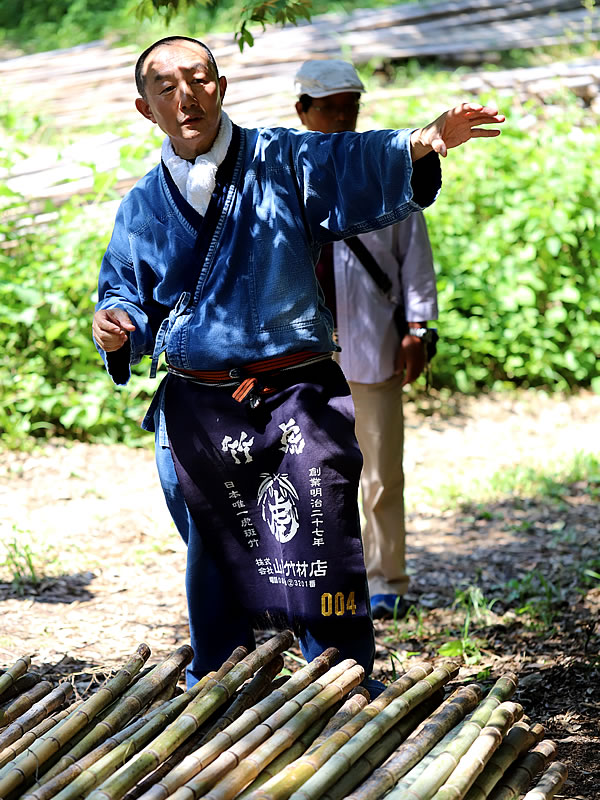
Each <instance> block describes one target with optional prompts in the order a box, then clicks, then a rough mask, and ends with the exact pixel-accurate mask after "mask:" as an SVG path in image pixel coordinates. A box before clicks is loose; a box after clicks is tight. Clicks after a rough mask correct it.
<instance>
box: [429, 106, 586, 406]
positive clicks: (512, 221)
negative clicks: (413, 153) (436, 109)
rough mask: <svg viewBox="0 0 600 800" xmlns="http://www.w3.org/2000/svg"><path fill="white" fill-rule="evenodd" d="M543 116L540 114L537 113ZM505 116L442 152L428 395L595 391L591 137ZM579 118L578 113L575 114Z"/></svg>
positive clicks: (560, 123) (433, 216)
mask: <svg viewBox="0 0 600 800" xmlns="http://www.w3.org/2000/svg"><path fill="white" fill-rule="evenodd" d="M542 110H543V109H542ZM575 112H576V109H573V108H571V107H570V106H569V107H567V108H565V109H563V110H562V111H561V112H560V113H556V111H555V114H556V115H555V117H554V118H551V119H547V120H542V119H539V120H537V121H534V120H533V119H532V118H531V117H529V118H528V123H527V124H532V125H533V127H532V128H531V129H526V130H521V129H520V126H521V125H522V124H524V123H525V122H526V121H527V120H526V119H525V118H524V117H523V115H522V114H521V115H519V114H518V113H512V114H511V113H508V115H507V116H508V119H507V122H506V123H505V124H504V126H503V131H502V134H501V136H500V137H499V138H497V139H494V140H489V139H488V140H480V141H477V142H471V143H469V144H468V145H467V146H466V147H464V148H462V149H460V150H456V151H454V152H452V151H451V152H450V154H449V156H448V158H447V160H445V161H443V163H442V171H443V189H442V191H441V194H440V196H439V198H438V200H437V201H436V203H435V204H434V205H433V206H432V207H431V208H430V209H428V210H427V212H426V217H427V222H428V227H429V233H430V238H431V243H432V248H433V253H434V259H435V263H436V271H437V277H438V292H439V306H440V320H439V329H440V334H441V337H442V338H441V340H440V342H439V345H438V356H436V359H435V362H434V367H433V377H434V385H436V386H438V387H441V386H446V387H449V388H451V389H458V390H459V391H461V392H473V391H476V390H478V389H482V388H484V387H485V388H490V389H491V388H493V389H498V388H502V387H504V386H512V387H515V386H516V387H542V386H543V387H545V388H547V389H548V390H550V391H553V390H561V391H569V390H572V389H574V388H576V387H582V386H585V387H590V386H594V387H595V388H597V389H600V380H599V379H598V378H597V377H596V376H597V374H598V371H597V358H598V350H599V345H598V342H599V341H600V271H599V269H598V265H599V264H600V197H599V195H598V190H597V187H598V186H599V185H600V136H599V134H598V130H597V128H593V129H585V128H579V127H573V126H572V120H573V119H574V118H577V114H576V113H575ZM579 116H580V114H579Z"/></svg>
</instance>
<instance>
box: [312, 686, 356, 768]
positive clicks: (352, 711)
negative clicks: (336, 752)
mask: <svg viewBox="0 0 600 800" xmlns="http://www.w3.org/2000/svg"><path fill="white" fill-rule="evenodd" d="M370 700H371V695H370V694H369V692H368V690H367V689H365V688H364V687H362V686H357V687H356V689H353V690H352V691H351V692H350V694H349V695H348V697H347V698H346V700H345V701H344V703H343V705H342V706H341V707H340V709H339V710H338V711H336V712H335V714H334V715H333V716H332V717H331V719H330V720H329V722H328V723H327V725H326V726H325V728H324V729H323V731H322V732H321V733H320V734H319V736H318V737H317V738H316V739H315V741H314V742H313V743H312V745H311V746H310V747H309V749H308V752H309V753H310V752H312V751H313V750H317V749H318V748H319V747H320V746H321V745H322V744H323V742H324V741H326V740H327V739H329V737H330V736H331V735H332V734H334V733H335V732H336V731H339V730H340V728H343V727H344V725H347V724H348V723H349V722H350V720H352V719H354V717H355V716H356V715H357V714H359V713H360V712H361V711H362V710H363V709H364V708H366V707H367V706H368V705H369V702H370Z"/></svg>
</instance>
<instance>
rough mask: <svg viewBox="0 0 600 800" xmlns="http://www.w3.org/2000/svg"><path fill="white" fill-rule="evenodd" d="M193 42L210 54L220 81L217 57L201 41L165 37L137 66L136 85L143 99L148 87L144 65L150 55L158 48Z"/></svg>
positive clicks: (148, 48)
mask: <svg viewBox="0 0 600 800" xmlns="http://www.w3.org/2000/svg"><path fill="white" fill-rule="evenodd" d="M180 41H184V42H193V43H194V44H197V45H199V46H200V47H201V48H202V49H203V50H205V51H206V52H207V54H208V62H209V64H211V66H212V68H213V69H214V71H215V77H216V78H217V80H219V68H218V67H217V62H216V61H215V57H214V56H213V54H212V53H211V51H210V49H209V48H208V47H207V46H206V45H205V44H204V42H201V41H200V40H199V39H192V38H191V37H190V36H165V38H164V39H159V40H158V41H157V42H154V44H151V45H150V47H147V48H146V49H145V50H144V52H143V53H142V55H141V56H140V57H139V58H138V60H137V61H136V64H135V85H136V88H137V90H138V93H139V94H140V96H141V97H144V98H145V97H146V86H145V82H144V64H145V63H146V59H147V58H148V56H149V55H150V53H151V52H152V51H153V50H156V48H157V47H162V46H163V45H167V46H169V45H171V44H174V43H175V42H180Z"/></svg>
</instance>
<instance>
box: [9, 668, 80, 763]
mask: <svg viewBox="0 0 600 800" xmlns="http://www.w3.org/2000/svg"><path fill="white" fill-rule="evenodd" d="M37 685H39V684H37ZM72 694H73V687H72V686H71V684H70V683H61V684H59V685H58V686H57V687H56V689H53V690H52V691H51V692H48V694H46V695H44V697H43V698H42V699H41V700H39V701H38V702H37V703H34V704H33V705H32V706H31V708H29V710H28V711H26V712H25V713H24V714H22V715H21V716H20V717H17V718H16V719H15V720H14V722H12V723H11V724H10V725H8V726H7V727H6V728H5V729H4V730H3V731H1V732H0V750H4V749H5V748H6V747H8V746H9V745H10V744H13V742H16V741H17V740H18V739H20V738H21V736H23V734H25V733H27V731H29V730H31V729H32V728H34V727H35V726H36V725H37V724H38V723H39V722H41V721H42V720H43V719H45V718H46V717H47V716H48V715H49V714H51V713H52V712H53V711H56V710H57V709H59V708H60V707H61V706H62V705H63V703H64V702H65V700H67V699H68V697H70V695H72Z"/></svg>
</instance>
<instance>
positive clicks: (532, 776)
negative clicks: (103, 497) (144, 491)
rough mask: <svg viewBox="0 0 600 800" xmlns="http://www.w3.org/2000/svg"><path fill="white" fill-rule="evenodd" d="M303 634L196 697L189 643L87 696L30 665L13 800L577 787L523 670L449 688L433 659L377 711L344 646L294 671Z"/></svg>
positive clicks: (484, 792)
mask: <svg viewBox="0 0 600 800" xmlns="http://www.w3.org/2000/svg"><path fill="white" fill-rule="evenodd" d="M293 638H294V637H293V634H292V633H291V632H290V631H283V632H282V633H279V634H277V635H276V636H274V637H273V638H272V639H270V640H269V641H268V642H266V643H265V644H262V645H260V646H259V647H257V648H256V650H254V651H252V652H251V653H248V652H247V650H246V649H245V648H242V647H240V648H237V649H236V650H235V651H234V652H233V653H232V654H231V656H230V658H229V659H228V660H227V661H226V662H225V663H224V664H223V665H222V666H221V667H220V669H219V670H218V671H217V672H215V673H210V674H208V675H206V676H205V677H204V678H203V679H202V680H200V681H199V682H198V683H196V684H195V685H194V686H193V687H191V688H190V689H188V690H187V691H183V690H182V689H180V688H179V687H178V685H177V684H178V683H179V682H180V680H182V675H183V671H184V670H185V667H186V665H187V664H189V662H190V661H191V658H192V651H191V648H190V647H189V646H187V645H185V646H183V647H180V648H179V649H178V650H176V651H175V652H174V653H173V654H172V655H171V656H169V658H167V659H166V660H165V661H163V662H161V663H159V664H157V665H155V666H153V667H152V668H148V667H145V664H146V661H147V660H148V658H149V656H150V649H149V648H148V646H147V645H145V644H141V645H140V646H139V647H138V649H137V651H136V652H135V653H134V654H133V655H132V656H131V657H130V658H129V659H128V661H127V663H126V664H125V665H124V666H123V667H122V668H121V669H120V670H119V671H118V672H117V673H116V674H115V675H114V676H113V677H111V678H110V679H108V680H106V681H105V682H104V684H102V685H101V686H100V687H99V688H98V689H96V690H95V691H93V692H91V693H90V694H89V696H88V697H87V698H85V699H83V698H81V699H77V700H75V701H73V694H74V691H73V687H72V685H71V684H70V683H69V682H68V681H65V682H62V683H60V684H59V685H58V686H57V687H56V688H53V687H52V684H51V683H50V682H49V681H45V680H41V679H40V678H39V677H37V676H36V675H35V674H33V673H32V672H30V671H29V668H30V666H31V660H30V659H29V658H28V657H24V658H20V659H19V660H18V661H17V662H16V663H15V664H14V665H13V666H12V667H10V668H9V669H8V670H7V671H6V672H5V673H4V674H2V675H0V799H1V800H20V799H21V798H22V799H23V800H51V798H56V800H79V799H80V798H89V800H121V798H124V799H125V800H137V799H138V798H141V800H167V798H173V800H193V799H195V798H205V799H206V800H233V799H234V798H243V800H288V798H290V799H291V800H341V798H349V799H350V800H378V799H379V798H382V797H384V796H386V797H387V798H389V800H431V799H432V798H433V800H459V799H460V798H466V800H485V798H489V800H512V799H513V798H520V797H522V796H523V795H524V794H525V793H527V794H525V797H526V798H527V800H547V799H548V798H551V797H553V796H554V795H555V793H556V792H557V791H558V790H559V789H560V787H561V786H562V785H563V784H564V781H565V779H566V775H567V770H566V767H565V766H564V764H561V763H560V762H558V761H554V763H551V764H550V762H553V760H554V758H555V756H556V745H555V744H554V743H553V742H551V741H548V740H544V739H543V734H544V730H543V728H542V726H541V725H539V724H530V723H529V722H528V721H526V720H525V717H524V716H523V708H522V707H521V706H520V705H519V704H518V703H515V702H512V701H511V700H510V698H511V697H512V695H513V694H514V692H515V690H516V676H515V675H513V674H511V673H507V674H506V675H503V676H502V677H501V678H499V679H498V680H497V681H496V683H495V685H494V686H493V687H492V689H491V690H490V691H489V692H488V693H487V694H486V695H485V696H484V693H483V690H482V688H481V687H480V686H479V685H477V684H470V685H468V686H463V687H462V688H459V689H457V690H456V691H454V692H452V693H449V692H448V690H447V689H446V688H445V687H446V685H447V684H448V683H449V682H450V681H451V680H452V679H453V678H454V677H455V676H456V674H457V672H458V666H456V665H454V664H451V663H450V664H445V665H442V666H438V667H436V668H434V667H433V666H432V665H431V664H428V663H422V664H417V665H415V666H413V667H411V668H410V669H409V670H408V671H407V672H406V673H405V674H404V675H402V676H401V677H400V678H398V679H397V680H396V681H394V682H393V683H391V684H390V685H389V686H387V687H386V689H385V691H383V692H382V693H381V694H380V695H379V696H378V697H377V698H376V699H374V700H373V701H371V702H370V697H369V694H368V692H367V691H366V690H365V689H364V688H362V687H361V685H360V684H361V683H362V681H363V680H364V678H365V675H364V670H363V668H362V667H361V666H360V665H358V664H357V663H356V662H355V661H353V660H351V659H349V660H346V661H341V662H338V653H337V651H336V650H334V649H333V648H332V649H329V650H326V651H325V652H324V653H323V654H322V655H321V656H319V657H318V658H316V659H315V660H314V661H312V662H311V663H310V664H307V665H306V666H305V667H303V668H302V669H299V670H297V671H296V672H294V673H292V674H288V675H285V676H281V675H280V673H281V671H282V668H283V664H284V659H283V656H282V654H283V653H284V651H285V650H286V649H287V648H288V647H290V645H291V644H292V642H293ZM286 672H288V671H286ZM445 695H448V696H445ZM548 764H550V766H548ZM540 773H542V774H541V778H540V779H539V781H538V782H537V783H536V776H538V774H540ZM532 784H535V786H534V787H533V788H531V787H532Z"/></svg>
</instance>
